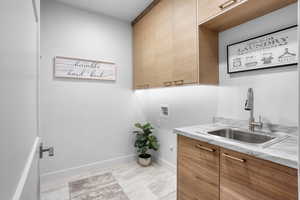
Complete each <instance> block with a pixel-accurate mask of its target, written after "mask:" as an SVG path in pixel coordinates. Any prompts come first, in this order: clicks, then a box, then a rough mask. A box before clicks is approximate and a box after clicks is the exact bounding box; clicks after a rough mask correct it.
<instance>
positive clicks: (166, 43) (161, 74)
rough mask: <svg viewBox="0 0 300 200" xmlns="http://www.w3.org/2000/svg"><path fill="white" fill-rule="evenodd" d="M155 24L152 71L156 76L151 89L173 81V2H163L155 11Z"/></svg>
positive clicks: (170, 0)
mask: <svg viewBox="0 0 300 200" xmlns="http://www.w3.org/2000/svg"><path fill="white" fill-rule="evenodd" d="M152 12H153V14H154V15H155V19H154V23H155V27H154V30H155V32H154V35H155V42H154V46H153V48H154V52H155V63H154V65H153V66H152V71H153V73H154V74H155V76H154V78H153V79H154V80H153V84H152V85H151V87H163V86H165V84H166V83H168V82H170V81H172V68H173V65H174V56H173V38H172V33H173V23H172V20H171V19H172V17H173V0H163V1H161V2H160V3H158V4H157V5H156V6H155V7H154V8H153V9H152Z"/></svg>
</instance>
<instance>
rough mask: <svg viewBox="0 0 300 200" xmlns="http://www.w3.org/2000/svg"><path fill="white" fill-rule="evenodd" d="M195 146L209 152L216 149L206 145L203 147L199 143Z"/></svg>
mask: <svg viewBox="0 0 300 200" xmlns="http://www.w3.org/2000/svg"><path fill="white" fill-rule="evenodd" d="M195 147H196V148H197V149H201V150H204V151H209V152H215V151H216V150H215V149H211V148H208V147H204V146H202V145H200V144H197V145H196V146H195Z"/></svg>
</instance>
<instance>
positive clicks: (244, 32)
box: [217, 3, 298, 126]
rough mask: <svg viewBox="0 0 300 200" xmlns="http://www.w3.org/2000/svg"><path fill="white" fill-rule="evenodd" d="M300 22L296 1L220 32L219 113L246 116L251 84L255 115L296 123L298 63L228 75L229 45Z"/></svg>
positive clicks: (225, 115)
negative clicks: (248, 91)
mask: <svg viewBox="0 0 300 200" xmlns="http://www.w3.org/2000/svg"><path fill="white" fill-rule="evenodd" d="M295 24H297V4H296V3H295V4H292V5H290V6H288V7H285V8H282V9H280V10H278V11H275V12H273V13H270V14H268V15H265V16H263V17H260V18H257V19H255V20H252V21H250V22H248V23H245V24H242V25H240V26H238V27H234V28H232V29H230V30H226V31H224V32H222V33H220V34H219V57H220V86H223V87H221V88H220V90H219V91H220V92H219V101H218V102H219V103H218V112H217V115H218V116H222V117H229V118H242V119H247V118H248V117H249V112H247V111H244V104H245V99H246V94H247V89H248V88H249V87H252V88H254V95H255V115H256V119H258V116H259V115H262V117H263V118H264V120H267V121H270V122H271V123H278V124H285V125H293V126H297V123H298V73H297V72H298V71H297V66H291V67H284V68H276V69H268V70H260V71H252V72H243V73H239V74H233V75H228V74H227V63H226V62H227V61H226V46H227V45H228V44H232V43H235V42H238V41H243V40H245V39H248V38H251V37H255V36H259V35H263V34H265V33H268V32H273V31H275V30H279V29H282V28H285V27H288V26H292V25H295Z"/></svg>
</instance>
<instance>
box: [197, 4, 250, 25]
mask: <svg viewBox="0 0 300 200" xmlns="http://www.w3.org/2000/svg"><path fill="white" fill-rule="evenodd" d="M244 1H247V0H198V21H199V24H201V23H202V22H204V21H206V20H207V19H209V18H211V17H214V16H216V15H218V14H220V13H222V12H224V11H226V10H229V9H230V8H232V7H234V6H235V5H237V4H238V3H241V2H244Z"/></svg>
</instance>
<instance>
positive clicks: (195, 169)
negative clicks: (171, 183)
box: [177, 136, 219, 200]
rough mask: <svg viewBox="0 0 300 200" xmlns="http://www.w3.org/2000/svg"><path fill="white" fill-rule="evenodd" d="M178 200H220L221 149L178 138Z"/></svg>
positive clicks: (185, 138) (181, 137)
mask: <svg viewBox="0 0 300 200" xmlns="http://www.w3.org/2000/svg"><path fill="white" fill-rule="evenodd" d="M177 173H178V181H177V184H178V200H195V199H197V200H219V148H218V147H216V146H214V145H210V144H207V143H204V142H199V141H197V140H193V139H189V138H187V137H183V136H178V171H177Z"/></svg>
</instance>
